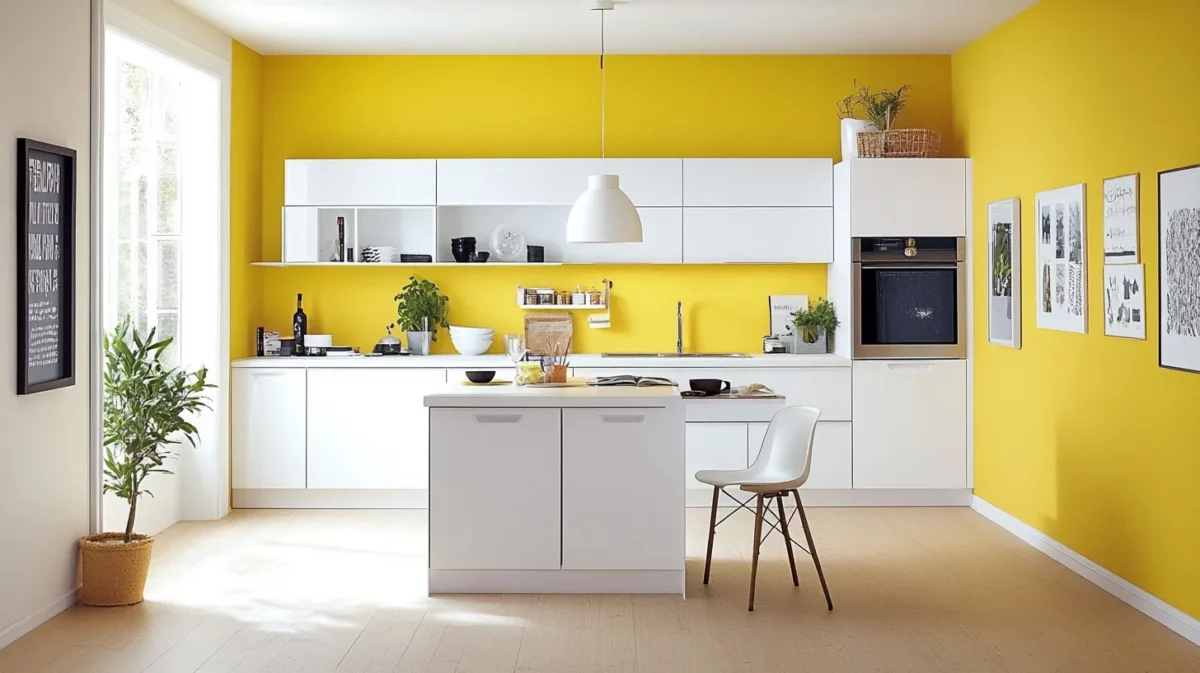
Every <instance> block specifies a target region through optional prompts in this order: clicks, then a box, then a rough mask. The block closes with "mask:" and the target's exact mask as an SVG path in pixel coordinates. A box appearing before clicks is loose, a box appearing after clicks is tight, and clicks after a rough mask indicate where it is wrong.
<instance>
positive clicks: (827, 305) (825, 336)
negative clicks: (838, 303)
mask: <svg viewBox="0 0 1200 673" xmlns="http://www.w3.org/2000/svg"><path fill="white" fill-rule="evenodd" d="M840 324H841V322H840V321H839V320H838V318H837V312H836V311H834V309H833V302H830V301H829V300H828V299H825V298H824V297H819V298H818V299H817V301H815V302H809V305H808V308H802V309H800V310H799V311H796V312H795V313H793V314H792V325H793V326H794V329H795V331H796V332H797V338H798V342H797V343H796V344H795V348H793V350H794V351H795V352H807V353H811V352H817V353H826V352H828V351H829V343H831V339H830V337H832V336H833V332H834V330H836V329H837V327H838V325H840ZM806 344H807V345H809V348H805V347H804V345H806ZM814 344H815V345H816V346H817V347H816V348H812V347H811V346H812V345H814Z"/></svg>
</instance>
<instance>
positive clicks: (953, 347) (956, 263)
mask: <svg viewBox="0 0 1200 673" xmlns="http://www.w3.org/2000/svg"><path fill="white" fill-rule="evenodd" d="M966 259H967V239H966V238H964V237H961V236H960V237H958V239H957V241H956V245H955V250H954V252H949V251H929V252H924V253H922V252H920V251H918V253H917V255H916V256H915V257H906V256H904V255H903V253H878V252H871V251H868V252H863V249H862V241H861V240H860V239H857V238H854V239H851V241H850V267H851V269H850V289H851V299H852V306H851V311H852V315H853V339H854V342H853V344H852V345H851V356H852V357H853V358H854V359H855V360H902V359H909V358H911V359H945V360H951V359H954V360H963V359H966V357H967V323H968V321H969V320H970V316H968V315H967V261H966ZM879 269H897V270H917V269H954V270H955V271H956V275H955V280H956V282H957V292H956V294H957V296H958V308H957V312H956V318H957V320H956V323H957V325H956V326H957V329H958V331H957V338H956V339H955V341H956V343H953V344H886V345H881V344H864V343H863V339H862V326H863V319H862V309H863V302H862V289H863V271H864V270H866V271H876V270H879Z"/></svg>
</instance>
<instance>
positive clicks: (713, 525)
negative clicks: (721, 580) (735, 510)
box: [704, 486, 721, 584]
mask: <svg viewBox="0 0 1200 673" xmlns="http://www.w3.org/2000/svg"><path fill="white" fill-rule="evenodd" d="M720 498H721V489H720V487H718V486H713V503H712V518H710V519H709V520H708V553H706V554H705V555H704V583H705V584H708V570H709V568H711V567H712V547H713V538H714V537H715V536H716V534H717V500H719V499H720Z"/></svg>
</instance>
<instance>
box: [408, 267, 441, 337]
mask: <svg viewBox="0 0 1200 673" xmlns="http://www.w3.org/2000/svg"><path fill="white" fill-rule="evenodd" d="M395 300H396V302H397V303H396V314H397V316H399V317H398V318H397V319H396V325H397V326H398V327H400V329H402V330H404V331H406V332H416V331H420V330H421V329H422V324H421V323H422V319H423V318H429V326H430V327H431V328H432V329H431V330H430V331H431V332H433V340H434V341H437V328H438V325H441V326H442V327H449V326H450V323H449V322H447V320H446V311H447V306H446V305H447V304H449V303H450V298H449V297H447V296H446V295H444V294H438V286H437V284H436V283H434V282H433V281H428V280H418V279H417V277H416V276H409V277H408V285H405V286H404V289H403V290H401V291H400V294H398V295H396V297H395Z"/></svg>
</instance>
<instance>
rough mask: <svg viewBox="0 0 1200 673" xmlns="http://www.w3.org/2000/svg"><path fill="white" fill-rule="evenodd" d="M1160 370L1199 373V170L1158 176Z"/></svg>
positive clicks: (1169, 172) (1189, 167)
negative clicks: (1164, 368)
mask: <svg viewBox="0 0 1200 673" xmlns="http://www.w3.org/2000/svg"><path fill="white" fill-rule="evenodd" d="M1158 302H1159V304H1158V332H1159V338H1158V365H1159V366H1160V367H1167V368H1169V369H1182V370H1184V371H1189V372H1200V165H1197V166H1188V167H1186V168H1176V169H1174V170H1170V171H1163V172H1161V173H1159V174H1158Z"/></svg>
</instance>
